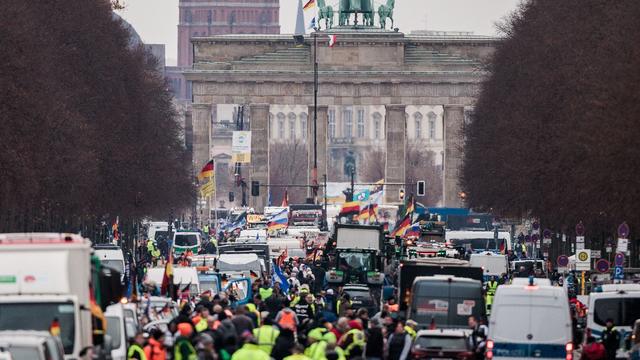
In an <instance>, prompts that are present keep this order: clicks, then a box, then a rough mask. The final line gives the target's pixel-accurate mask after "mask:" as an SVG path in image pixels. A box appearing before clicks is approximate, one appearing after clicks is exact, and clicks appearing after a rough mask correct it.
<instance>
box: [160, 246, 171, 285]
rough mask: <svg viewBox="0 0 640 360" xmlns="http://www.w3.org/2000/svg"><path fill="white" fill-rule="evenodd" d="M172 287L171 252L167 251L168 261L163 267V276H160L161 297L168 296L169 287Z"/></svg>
mask: <svg viewBox="0 0 640 360" xmlns="http://www.w3.org/2000/svg"><path fill="white" fill-rule="evenodd" d="M172 286H173V251H169V259H167V263H166V264H165V265H164V275H162V285H161V286H160V293H161V294H162V295H169V296H171V294H170V293H169V291H170V289H171V287H172Z"/></svg>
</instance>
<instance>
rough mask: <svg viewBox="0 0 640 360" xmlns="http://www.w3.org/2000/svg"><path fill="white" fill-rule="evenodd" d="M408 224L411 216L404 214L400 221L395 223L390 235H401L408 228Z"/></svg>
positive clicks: (409, 224)
mask: <svg viewBox="0 0 640 360" xmlns="http://www.w3.org/2000/svg"><path fill="white" fill-rule="evenodd" d="M410 226H411V217H410V216H405V217H404V219H402V221H401V222H399V223H398V224H396V227H395V229H394V230H393V232H392V233H391V237H396V236H403V235H404V233H405V232H406V231H407V229H409V227H410Z"/></svg>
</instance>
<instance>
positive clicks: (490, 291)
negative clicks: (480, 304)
mask: <svg viewBox="0 0 640 360" xmlns="http://www.w3.org/2000/svg"><path fill="white" fill-rule="evenodd" d="M486 286H487V298H486V300H485V302H486V304H487V314H490V313H491V305H492V304H493V297H494V296H495V295H496V290H497V289H498V280H497V279H496V277H495V276H492V277H491V280H489V281H488V282H487V285H486Z"/></svg>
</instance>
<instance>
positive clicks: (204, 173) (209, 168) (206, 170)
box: [198, 160, 213, 181]
mask: <svg viewBox="0 0 640 360" xmlns="http://www.w3.org/2000/svg"><path fill="white" fill-rule="evenodd" d="M212 176H213V160H209V161H208V162H207V163H206V164H205V165H204V166H203V167H202V170H200V173H199V174H198V180H200V181H202V179H204V178H207V177H212Z"/></svg>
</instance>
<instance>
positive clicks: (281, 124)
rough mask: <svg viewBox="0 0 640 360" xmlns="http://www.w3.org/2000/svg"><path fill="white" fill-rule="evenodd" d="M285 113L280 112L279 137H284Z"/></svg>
mask: <svg viewBox="0 0 640 360" xmlns="http://www.w3.org/2000/svg"><path fill="white" fill-rule="evenodd" d="M284 118H285V116H284V114H283V113H278V138H279V139H284Z"/></svg>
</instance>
